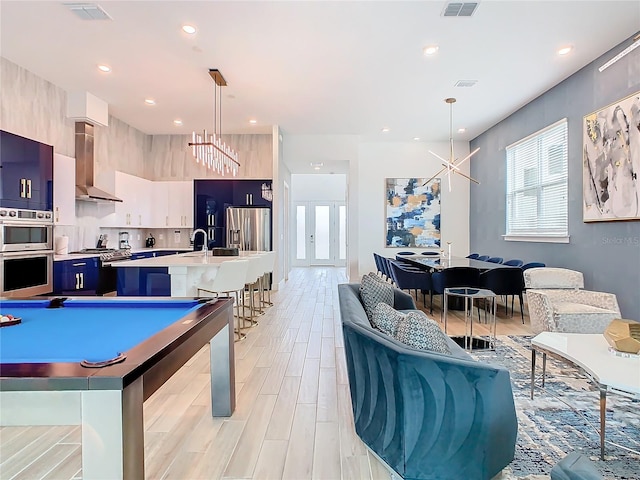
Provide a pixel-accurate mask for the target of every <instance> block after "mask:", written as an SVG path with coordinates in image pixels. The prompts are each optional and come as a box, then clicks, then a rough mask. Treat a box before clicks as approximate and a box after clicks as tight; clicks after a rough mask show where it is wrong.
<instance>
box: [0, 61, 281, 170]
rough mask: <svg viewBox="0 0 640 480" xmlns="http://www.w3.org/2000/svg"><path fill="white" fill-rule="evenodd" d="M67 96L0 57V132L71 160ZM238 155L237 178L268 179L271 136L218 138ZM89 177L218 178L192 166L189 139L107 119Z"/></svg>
mask: <svg viewBox="0 0 640 480" xmlns="http://www.w3.org/2000/svg"><path fill="white" fill-rule="evenodd" d="M66 102H67V92H66V91H65V90H63V89H61V88H60V87H57V86H56V85H54V84H52V83H50V82H48V81H46V80H44V79H42V78H40V77H38V76H37V75H35V74H33V73H31V72H29V71H28V70H26V69H24V68H22V67H20V66H18V65H16V64H14V63H12V62H10V61H9V60H7V59H5V58H2V57H0V129H2V130H6V131H9V132H12V133H15V134H17V135H21V136H23V137H27V138H31V139H33V140H37V141H39V142H42V143H46V144H48V145H53V147H54V150H55V151H56V152H57V153H61V154H63V155H69V156H71V157H75V138H74V137H75V133H74V132H75V127H74V123H75V122H74V120H70V119H68V118H66ZM223 140H224V141H225V142H227V143H228V144H229V145H231V147H232V148H234V149H235V150H236V151H238V155H239V161H240V164H241V167H240V172H239V174H238V176H237V178H271V177H272V176H273V149H272V138H271V135H223ZM94 141H95V162H96V163H95V173H96V174H100V173H102V172H106V171H109V170H119V171H121V172H125V173H128V174H131V175H136V176H138V177H143V178H147V179H149V180H190V179H193V178H221V177H222V176H221V175H220V174H218V173H215V172H212V171H211V170H207V169H203V167H202V165H201V164H200V165H199V164H196V162H195V159H194V157H193V155H192V154H191V149H190V148H189V147H188V145H187V144H188V142H189V141H190V136H189V135H146V134H145V133H143V132H141V131H140V130H137V129H135V128H133V127H131V126H130V125H128V124H126V123H124V122H123V121H121V120H119V119H117V118H115V117H113V116H109V126H108V127H100V126H96V128H95V139H94Z"/></svg>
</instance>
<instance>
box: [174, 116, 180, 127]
mask: <svg viewBox="0 0 640 480" xmlns="http://www.w3.org/2000/svg"><path fill="white" fill-rule="evenodd" d="M173 123H174V125H177V126H178V127H181V126H182V120H180V119H179V118H176V119H175V120H174V121H173Z"/></svg>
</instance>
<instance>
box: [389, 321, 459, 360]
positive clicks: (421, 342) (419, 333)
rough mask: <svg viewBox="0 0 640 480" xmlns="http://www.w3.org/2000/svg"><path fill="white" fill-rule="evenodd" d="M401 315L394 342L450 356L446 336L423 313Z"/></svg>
mask: <svg viewBox="0 0 640 480" xmlns="http://www.w3.org/2000/svg"><path fill="white" fill-rule="evenodd" d="M401 315H402V318H401V319H400V320H399V322H398V325H397V329H396V334H395V338H396V340H398V341H399V342H402V343H404V344H405V345H408V346H410V347H413V348H417V349H419V350H429V351H432V352H436V353H444V354H446V355H451V349H450V348H449V345H448V342H447V336H446V335H445V333H444V332H443V331H442V330H440V326H439V325H438V324H437V323H436V322H434V321H433V320H431V319H430V318H429V317H427V315H426V314H425V313H424V312H422V311H420V310H416V311H413V312H407V313H405V314H401Z"/></svg>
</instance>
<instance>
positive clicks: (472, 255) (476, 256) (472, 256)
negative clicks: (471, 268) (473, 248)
mask: <svg viewBox="0 0 640 480" xmlns="http://www.w3.org/2000/svg"><path fill="white" fill-rule="evenodd" d="M479 256H480V254H479V253H471V254H469V255H467V258H471V259H473V260H477V259H478V257H479Z"/></svg>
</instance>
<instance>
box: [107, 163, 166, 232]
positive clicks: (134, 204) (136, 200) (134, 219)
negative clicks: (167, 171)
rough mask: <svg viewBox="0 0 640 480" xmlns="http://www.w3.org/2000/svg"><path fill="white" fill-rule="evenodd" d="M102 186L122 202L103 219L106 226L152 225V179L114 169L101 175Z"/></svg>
mask: <svg viewBox="0 0 640 480" xmlns="http://www.w3.org/2000/svg"><path fill="white" fill-rule="evenodd" d="M100 178H101V179H103V182H102V186H103V188H105V189H106V190H107V191H113V192H114V194H115V196H116V197H118V198H121V199H122V202H115V204H114V211H113V213H112V214H109V215H107V216H106V217H105V218H104V220H103V225H102V226H105V227H118V228H120V227H145V228H146V227H149V226H150V225H151V211H152V195H153V183H154V182H151V181H150V180H146V179H144V178H140V177H136V176H135V175H129V174H128V173H123V172H118V171H112V172H108V173H105V174H104V175H101V177H100Z"/></svg>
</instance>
